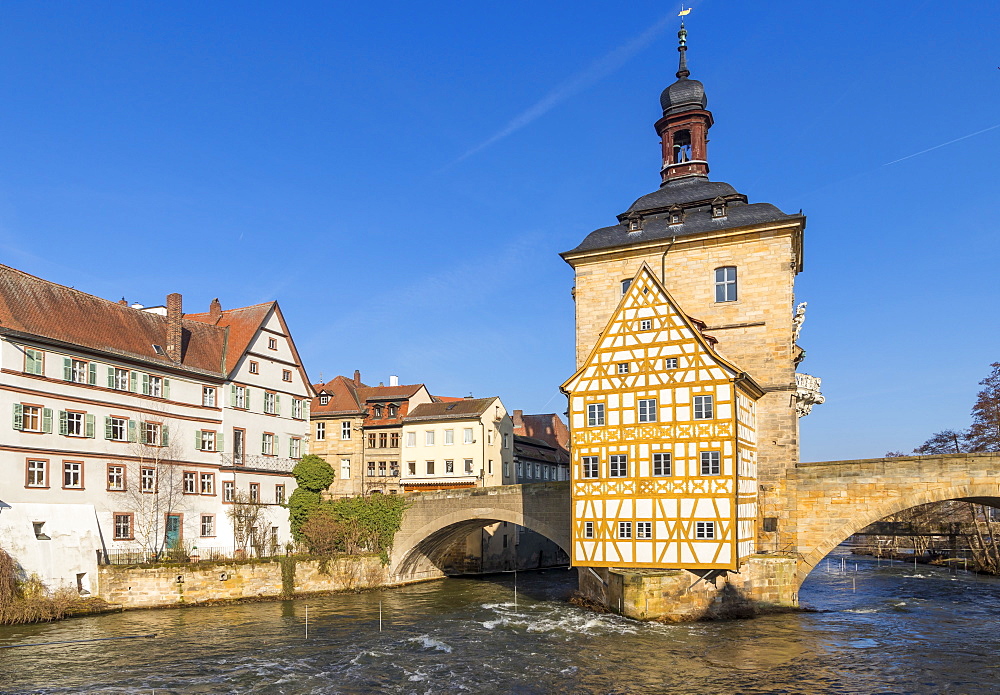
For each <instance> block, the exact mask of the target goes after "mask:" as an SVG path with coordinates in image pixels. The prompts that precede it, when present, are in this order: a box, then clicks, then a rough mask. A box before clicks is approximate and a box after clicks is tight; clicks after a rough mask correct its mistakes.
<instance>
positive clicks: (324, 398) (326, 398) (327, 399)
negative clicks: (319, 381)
mask: <svg viewBox="0 0 1000 695" xmlns="http://www.w3.org/2000/svg"><path fill="white" fill-rule="evenodd" d="M329 402H330V397H329V396H327V395H326V394H325V393H324V394H323V395H322V396H320V397H319V404H320V405H327V404H328V403H329Z"/></svg>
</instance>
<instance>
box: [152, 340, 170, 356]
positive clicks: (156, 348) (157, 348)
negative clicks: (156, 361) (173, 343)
mask: <svg viewBox="0 0 1000 695" xmlns="http://www.w3.org/2000/svg"><path fill="white" fill-rule="evenodd" d="M153 352H155V353H156V354H157V355H160V356H161V357H162V356H165V355H166V354H167V353H166V352H164V351H163V347H162V346H160V345H157V344H156V343H153Z"/></svg>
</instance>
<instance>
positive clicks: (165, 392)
mask: <svg viewBox="0 0 1000 695" xmlns="http://www.w3.org/2000/svg"><path fill="white" fill-rule="evenodd" d="M163 397H164V398H166V399H168V400H169V399H170V379H164V380H163Z"/></svg>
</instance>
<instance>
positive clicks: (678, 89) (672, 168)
mask: <svg viewBox="0 0 1000 695" xmlns="http://www.w3.org/2000/svg"><path fill="white" fill-rule="evenodd" d="M677 40H678V41H677V42H678V45H677V51H678V52H679V53H680V58H679V60H678V67H677V81H676V82H674V83H673V84H672V85H670V86H669V87H667V88H666V89H664V90H663V93H662V94H660V106H661V107H663V118H661V119H660V120H658V121H657V122H656V126H655V127H656V134H657V135H659V136H660V142H661V144H662V145H663V168H662V169H661V170H660V176H661V177H662V179H663V183H666V182H667V181H670V180H671V179H678V178H682V177H685V176H706V177H707V176H708V148H707V145H708V129H709V128H711V127H712V113H711V111H706V110H705V107H706V106H707V105H708V98H707V97H706V96H705V86H704V85H703V84H702V83H701V82H699V81H698V80H692V79H689V78H688V76H689V75H690V74H691V71H690V70H688V67H687V29H685V28H684V22H681V29H680V31H678V32H677Z"/></svg>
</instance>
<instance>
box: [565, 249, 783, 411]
mask: <svg viewBox="0 0 1000 695" xmlns="http://www.w3.org/2000/svg"><path fill="white" fill-rule="evenodd" d="M650 288H653V290H654V295H657V294H658V295H659V296H660V297H662V298H663V299H662V302H663V303H666V304H668V305H669V306H670V308H671V309H672V310H673V311H672V313H673V314H674V315H675V316H676V317H677V318H678V319H679V320H680V321H681V323H682V324H683V327H684V328H686V329H687V331H688V332H689V333H690V335H691V336H692V337H693V338H694V340H695V341H696V342H697V343H698V344H699V345H700V346H701V348H702V349H703V350H704V352H705V353H707V354H708V356H709V357H710V358H711V359H713V360H714V361H715V362H716V363H717V364H718V365H719V366H720V367H722V368H723V369H725V370H726V371H728V372H730V373H731V374H732V377H731V378H732V379H733V380H734V381H739V382H740V383H743V384H744V385H745V386H747V388H748V390H749V391H750V392H752V393H754V394H755V395H756V397H758V398H759V397H760V396H761V395H763V390H761V388H760V386H759V385H758V384H757V383H756V382H755V381H754V380H753V379H752V378H751V377H750V376H749V375H748V374H747V373H746V372H744V371H742V370H741V369H740V368H739V367H737V366H736V365H734V364H733V363H732V362H730V361H729V360H727V359H726V358H725V357H723V356H722V355H720V354H719V353H718V352H716V351H715V348H714V343H715V342H716V341H715V339H714V338H712V337H711V336H706V335H705V334H703V333H702V332H701V329H700V328H699V325H698V324H701V326H702V327H704V323H702V322H701V321H696V320H695V319H692V318H691V317H689V316H688V315H687V314H685V313H684V311H683V310H682V309H681V308H680V306H679V305H678V304H677V302H676V301H675V300H674V298H673V297H672V296H671V295H670V292H668V291H667V288H666V287H664V286H663V283H661V282H660V280H659V278H657V277H656V273H654V272H653V271H652V270H651V269H650V267H649V265H647V264H646V263H643V264H642V266H641V267H640V268H639V270H638V272H636V274H635V276H634V277H633V279H632V283H631V284H630V285H629V288H628V291H627V292H625V294H624V296H622V298H621V301H619V302H618V306H617V307H616V308H615V310H614V312H613V313H612V314H611V317H610V318H609V319H608V323H607V325H606V326H605V329H604V330H603V331H602V332H601V335H600V337H599V338H598V339H597V341H596V342H595V343H594V347H593V348H592V349H591V351H590V354H589V355H588V356H587V359H586V360H584V361H583V364H582V365H581V366H580V368H579V369H578V370H577V371H576V372H574V374H573V376H571V377H570V378H569V379H567V380H566V381H565V382H564V383H563V384H562V386H560V390H562V392H563V393H566V394H568V393H569V392H570V390H571V385H573V384H575V383H576V382H577V381H578V380H579V379H581V378H582V377H584V375H585V372H586V371H587V370H588V369H589V368H590V367H592V366H593V365H594V364H595V357H596V356H597V353H598V352H599V351H601V350H603V349H606V348H607V345H606V344H605V341H608V340H614V339H616V338H618V337H622V338H623V339H624V334H619V333H617V332H616V331H615V330H614V327H615V326H616V325H618V326H622V325H623V324H624V323H625V319H624V318H623V315H624V311H625V309H626V307H631V306H634V305H635V304H637V303H638V302H646V303H649V302H656V298H655V296H654V297H653V298H651V299H648V300H647V299H644V297H645V296H646V292H647V291H648V290H649V289H650ZM661 330H662V329H661Z"/></svg>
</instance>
